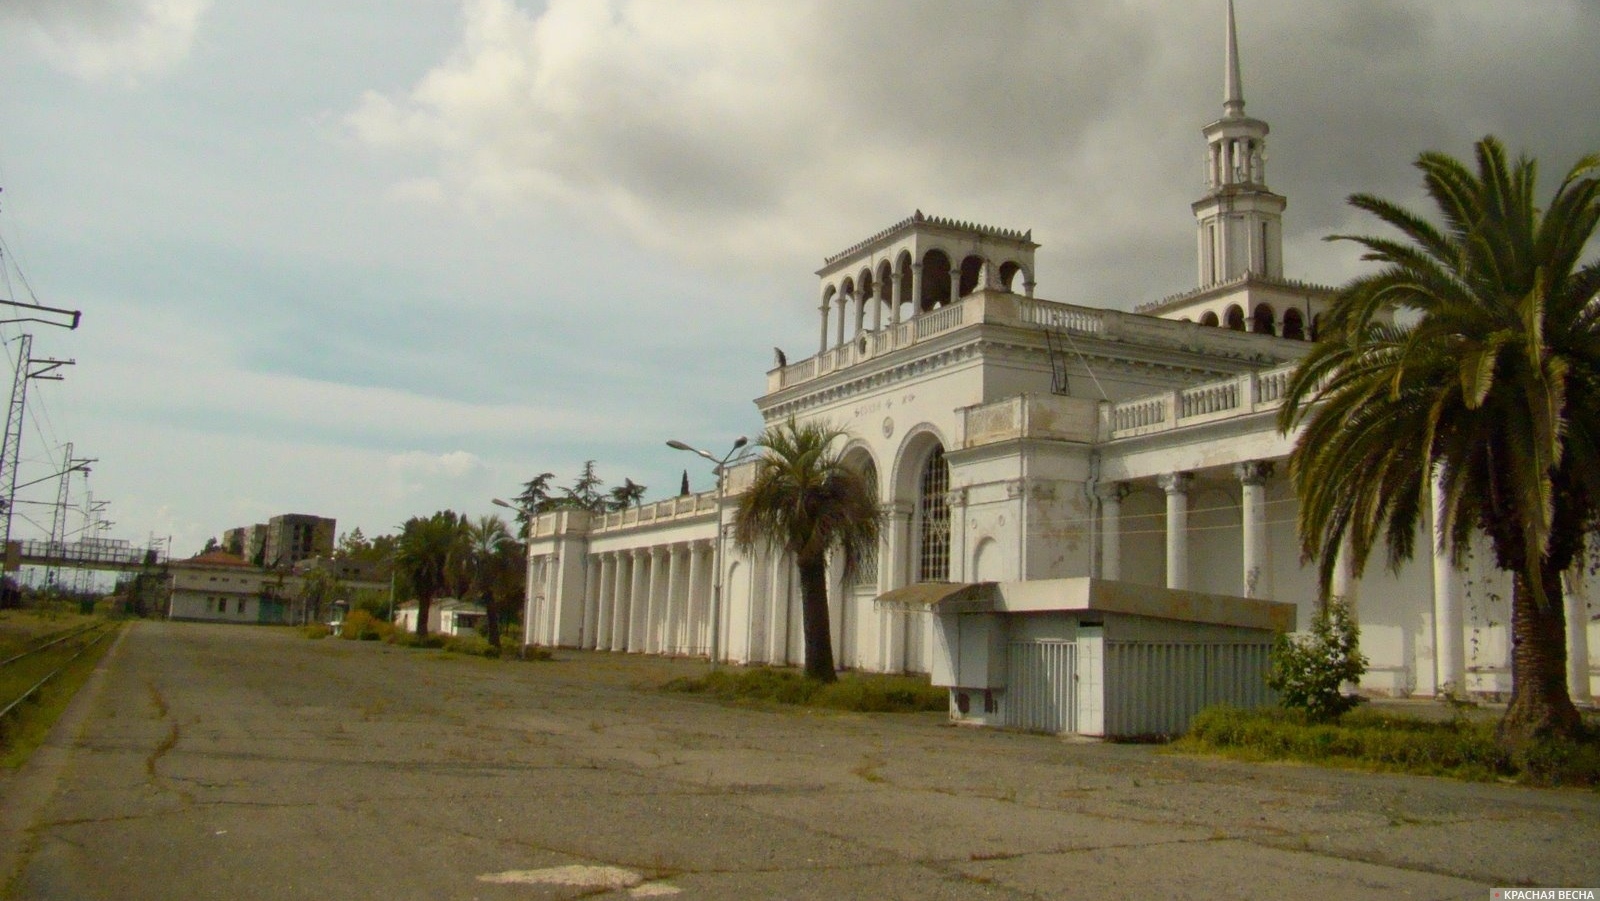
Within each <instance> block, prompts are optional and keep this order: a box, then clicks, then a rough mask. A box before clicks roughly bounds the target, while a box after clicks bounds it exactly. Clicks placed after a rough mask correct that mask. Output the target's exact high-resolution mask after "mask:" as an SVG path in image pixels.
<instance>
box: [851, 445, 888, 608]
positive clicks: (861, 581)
mask: <svg viewBox="0 0 1600 901" xmlns="http://www.w3.org/2000/svg"><path fill="white" fill-rule="evenodd" d="M858 468H859V470H860V472H861V477H862V479H864V480H865V481H866V483H867V487H868V489H869V490H871V492H872V497H873V498H874V499H876V498H877V497H878V467H877V466H876V465H874V464H873V462H872V458H871V457H865V458H864V459H863V460H862V461H861V465H860V466H859V467H858ZM882 540H883V539H882V538H879V541H880V542H881V541H882ZM849 584H850V585H851V586H853V587H855V588H858V589H867V588H876V587H877V585H878V546H877V545H873V546H872V548H871V549H870V550H868V551H867V552H866V553H865V554H863V555H862V557H861V563H860V565H859V566H857V567H856V576H855V579H854V580H853V581H851V582H850V583H849Z"/></svg>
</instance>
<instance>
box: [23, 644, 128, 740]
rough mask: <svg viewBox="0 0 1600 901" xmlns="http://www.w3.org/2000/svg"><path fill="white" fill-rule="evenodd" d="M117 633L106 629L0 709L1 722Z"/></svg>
mask: <svg viewBox="0 0 1600 901" xmlns="http://www.w3.org/2000/svg"><path fill="white" fill-rule="evenodd" d="M116 631H117V630H116V628H115V627H114V626H113V627H111V628H108V629H106V630H105V631H104V632H101V633H100V634H99V635H96V636H95V638H94V640H93V641H91V642H89V643H88V644H85V645H84V646H83V647H81V648H79V649H78V652H77V653H76V654H73V655H72V656H71V657H68V658H67V659H66V660H64V661H62V663H61V665H60V666H58V667H56V668H55V669H53V670H51V671H50V673H49V674H48V675H46V676H45V677H44V678H43V679H40V680H39V681H38V682H35V683H34V684H33V687H32V688H29V689H28V690H27V691H25V692H23V693H22V694H21V695H18V696H17V699H16V700H14V701H12V702H11V703H9V704H7V705H6V706H5V707H4V708H0V720H4V719H5V718H6V717H7V716H9V715H10V714H11V711H13V710H15V709H17V707H18V706H19V705H21V704H22V702H23V701H26V700H28V699H29V698H31V697H33V696H34V695H35V694H37V693H38V692H39V690H40V689H41V688H44V687H45V684H46V683H48V682H49V681H50V680H51V679H54V678H55V677H56V676H59V675H61V671H62V670H64V669H66V668H67V667H69V666H71V665H72V661H74V660H77V659H78V658H79V657H82V656H83V655H84V653H85V652H87V651H88V650H89V649H90V648H92V647H94V646H95V645H97V644H99V643H100V642H101V641H102V640H103V639H104V638H105V637H106V636H107V635H110V634H112V633H114V632H116ZM79 634H82V633H81V632H80V633H79Z"/></svg>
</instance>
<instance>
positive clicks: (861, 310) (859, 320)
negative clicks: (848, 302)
mask: <svg viewBox="0 0 1600 901" xmlns="http://www.w3.org/2000/svg"><path fill="white" fill-rule="evenodd" d="M867 299H868V295H867V291H866V290H865V289H863V288H858V289H856V330H855V334H854V335H852V336H851V337H855V338H859V337H861V330H862V329H863V328H864V327H865V326H866V322H867Z"/></svg>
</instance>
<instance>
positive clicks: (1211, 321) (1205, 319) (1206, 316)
mask: <svg viewBox="0 0 1600 901" xmlns="http://www.w3.org/2000/svg"><path fill="white" fill-rule="evenodd" d="M1200 324H1201V325H1204V326H1207V327H1209V328H1216V327H1217V314H1216V311H1214V310H1206V311H1205V312H1204V313H1201V314H1200Z"/></svg>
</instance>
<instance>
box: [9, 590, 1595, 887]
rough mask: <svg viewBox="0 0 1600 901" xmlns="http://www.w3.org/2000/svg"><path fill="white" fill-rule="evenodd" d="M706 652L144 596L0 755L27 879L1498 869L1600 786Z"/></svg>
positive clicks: (1360, 880) (783, 883)
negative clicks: (549, 644) (1442, 772)
mask: <svg viewBox="0 0 1600 901" xmlns="http://www.w3.org/2000/svg"><path fill="white" fill-rule="evenodd" d="M704 667H705V665H704V664H703V663H699V662H693V661H663V660H655V659H647V658H640V657H623V656H619V655H611V654H595V653H577V652H563V653H562V654H560V655H559V659H558V660H556V661H554V662H547V663H509V662H508V663H498V662H491V661H482V660H474V659H469V658H460V657H446V656H444V655H440V654H437V653H434V652H424V651H409V650H401V649H396V648H393V647H390V646H387V645H383V644H379V643H369V642H343V641H307V640H305V639H303V638H300V637H298V636H297V635H295V634H293V633H291V632H288V631H286V630H277V629H260V628H247V627H239V626H213V625H197V624H182V623H156V622H148V623H138V624H136V625H134V626H133V627H132V628H131V629H130V630H128V631H127V632H126V633H125V635H124V637H123V639H122V640H121V641H120V642H119V644H118V645H117V646H116V648H115V649H114V650H113V651H112V652H111V653H110V654H108V655H107V657H106V660H105V662H104V663H103V665H102V668H101V670H100V671H99V672H98V673H97V674H96V676H95V677H93V679H92V680H91V682H90V683H89V685H88V686H86V687H85V689H84V691H83V692H82V693H81V694H80V695H79V697H78V699H77V700H76V701H75V702H74V705H73V707H72V708H71V709H70V710H69V712H68V715H67V716H66V717H65V718H64V719H63V720H62V722H61V724H60V725H59V726H58V727H57V730H56V732H55V734H54V735H53V736H52V739H51V741H50V742H49V744H48V745H47V746H46V747H45V748H43V749H41V751H40V752H39V753H38V754H37V755H36V756H35V759H34V760H33V761H32V762H30V764H29V766H28V767H27V768H25V769H24V770H23V771H21V772H20V773H18V774H16V775H14V776H10V777H7V778H6V779H5V781H3V782H0V791H3V798H0V833H3V834H0V864H4V865H5V867H6V869H5V875H6V878H7V880H8V882H7V888H6V891H7V892H8V896H9V897H16V898H40V899H97V898H115V899H146V898H148V899H162V901H168V899H208V898H218V899H255V898H261V899H299V898H306V899H311V898H315V899H330V898H339V899H384V901H400V899H412V898H417V899H422V898H427V899H458V898H459V899H485V901H490V899H542V898H575V897H616V898H626V897H629V896H633V897H645V896H677V897H681V898H684V899H689V898H727V899H733V898H740V899H744V898H830V899H836V898H874V899H877V898H887V899H897V898H904V899H919V901H937V899H958V898H959V899H965V898H999V899H1024V898H1095V897H1117V898H1121V897H1140V896H1142V897H1163V898H1215V897H1219V896H1226V897H1231V898H1285V897H1317V898H1337V897H1347V896H1350V897H1354V896H1358V895H1359V896H1367V897H1406V898H1422V899H1428V898H1441V899H1442V898H1471V899H1482V898H1485V897H1487V894H1486V892H1485V888H1486V887H1489V886H1496V885H1499V886H1510V885H1532V886H1594V885H1600V857H1597V855H1596V844H1597V839H1600V795H1597V794H1596V793H1592V792H1578V791H1549V790H1539V789H1526V788H1519V787H1515V786H1510V785H1479V784H1461V783H1454V782H1448V781H1444V780H1436V779H1425V778H1416V777H1405V776H1386V775H1374V774H1366V773H1354V772H1340V771H1330V770H1323V769H1315V768H1308V767H1295V766H1281V765H1248V764H1240V763H1233V762H1226V761H1217V760H1207V759H1196V758H1187V757H1180V756H1176V755H1170V754H1164V753H1161V752H1160V751H1159V750H1158V749H1155V748H1151V747H1145V746H1119V745H1103V744H1095V743H1084V742H1075V741H1068V740H1062V739H1058V738H1051V737H1044V736H1036V735H1020V734H1009V733H1001V732H994V731H982V730H972V729H960V728H953V727H949V726H947V725H944V724H943V719H942V717H940V716H938V715H932V714H930V715H913V716H863V715H848V714H830V713H813V712H792V711H773V710H765V709H759V710H758V709H744V708H729V707H723V706H719V705H716V704H713V703H709V702H706V701H702V700H699V699H695V698H687V697H679V696H673V695H666V694H662V693H659V692H655V691H648V690H641V689H640V688H638V687H636V686H638V685H640V684H644V683H658V682H659V681H661V680H662V679H663V678H665V677H667V676H669V675H671V674H673V673H686V674H687V673H697V672H702V671H703V670H704Z"/></svg>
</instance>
